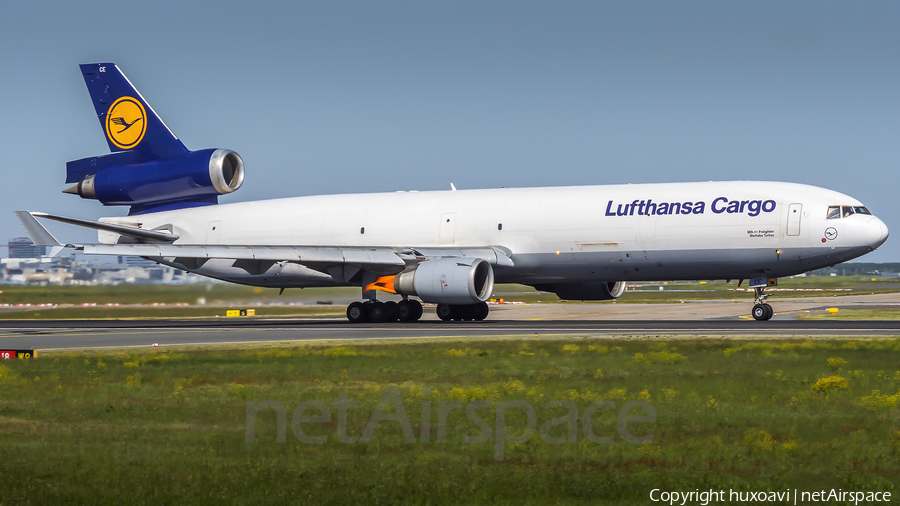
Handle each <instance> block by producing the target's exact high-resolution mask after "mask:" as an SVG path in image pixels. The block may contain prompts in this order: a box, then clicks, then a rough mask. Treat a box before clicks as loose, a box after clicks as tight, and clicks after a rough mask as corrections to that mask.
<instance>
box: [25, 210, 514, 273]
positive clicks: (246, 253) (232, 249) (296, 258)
mask: <svg viewBox="0 0 900 506" xmlns="http://www.w3.org/2000/svg"><path fill="white" fill-rule="evenodd" d="M16 215H17V216H18V217H19V220H20V221H21V222H22V225H24V226H25V230H26V231H27V232H28V235H29V236H30V237H31V240H32V241H33V242H34V243H35V244H42V245H46V246H53V247H54V248H59V249H62V247H63V245H62V244H61V243H60V242H59V241H57V240H56V238H55V237H53V236H52V235H51V234H50V232H48V231H47V229H46V228H44V226H43V225H41V224H40V223H39V222H38V221H37V219H35V217H41V218H48V219H52V220H56V221H60V222H64V223H69V224H72V225H79V226H83V227H88V228H93V229H98V230H107V231H113V232H116V233H118V234H120V235H122V236H125V237H127V238H128V239H129V240H137V241H148V240H149V241H173V240H176V239H178V236H177V235H175V234H169V233H165V232H159V231H152V230H145V229H139V228H135V227H127V226H123V225H112V224H108V223H100V222H93V221H89V220H81V219H78V218H65V217H61V216H53V215H48V214H46V213H31V212H28V211H16ZM65 247H70V248H74V249H76V250H80V251H83V252H84V253H85V254H88V255H122V256H139V257H149V258H175V259H177V260H178V261H179V263H185V261H190V260H208V259H213V258H222V259H232V260H236V261H261V262H294V263H298V264H301V265H304V266H306V267H309V268H310V269H314V270H317V271H319V272H323V273H327V274H332V275H334V273H335V269H338V268H341V267H343V266H354V267H356V268H360V269H366V270H369V271H372V272H375V273H379V274H396V273H399V272H401V271H403V269H405V268H406V266H407V265H411V264H415V263H418V262H422V261H425V260H430V259H433V258H446V257H452V258H482V259H484V260H486V261H487V262H489V263H491V264H492V265H496V266H504V267H512V266H513V261H512V260H511V259H510V256H511V254H512V253H511V252H510V251H509V250H507V249H506V248H503V247H499V246H485V247H476V248H459V247H424V248H414V247H389V246H281V245H274V246H267V245H209V244H173V243H172V242H165V243H163V242H152V243H143V244H77V245H76V244H67V245H65Z"/></svg>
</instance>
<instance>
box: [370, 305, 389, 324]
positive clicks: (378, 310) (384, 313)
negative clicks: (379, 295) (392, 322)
mask: <svg viewBox="0 0 900 506" xmlns="http://www.w3.org/2000/svg"><path fill="white" fill-rule="evenodd" d="M367 309H368V310H369V323H384V322H386V321H387V320H388V311H389V310H388V308H386V307H384V304H383V303H381V302H373V303H371V304H369V307H368V308H367Z"/></svg>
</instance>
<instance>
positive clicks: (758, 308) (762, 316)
mask: <svg viewBox="0 0 900 506" xmlns="http://www.w3.org/2000/svg"><path fill="white" fill-rule="evenodd" d="M774 314H775V311H774V310H773V309H772V306H770V305H768V304H756V305H754V306H753V319H754V320H756V321H766V320H768V319H769V318H772V315H774Z"/></svg>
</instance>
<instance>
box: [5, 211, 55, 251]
mask: <svg viewBox="0 0 900 506" xmlns="http://www.w3.org/2000/svg"><path fill="white" fill-rule="evenodd" d="M16 216H18V217H19V221H21V222H22V226H23V227H25V231H26V232H28V237H30V238H31V242H33V243H34V245H35V246H53V247H54V249H55V247H56V246H59V247H60V248H62V246H63V245H62V244H61V243H60V242H59V241H57V240H56V237H53V234H51V233H50V232H48V231H47V229H46V228H44V226H43V225H41V224H40V223H38V220H37V219H35V217H34V216H32V215H31V213H30V212H28V211H16Z"/></svg>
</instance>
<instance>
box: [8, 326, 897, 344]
mask: <svg viewBox="0 0 900 506" xmlns="http://www.w3.org/2000/svg"><path fill="white" fill-rule="evenodd" d="M2 325H3V327H2V328H0V349H36V350H40V351H44V352H49V351H76V350H97V349H115V348H147V347H150V346H151V345H152V344H153V343H159V346H161V347H166V346H209V345H225V344H228V345H235V344H254V343H256V344H264V343H284V344H287V343H297V344H302V343H309V342H315V341H354V340H388V339H407V340H415V339H428V338H440V339H448V340H449V339H464V338H533V337H543V338H553V337H576V336H583V337H594V338H603V337H621V336H644V337H653V336H672V337H678V336H681V337H686V336H709V337H838V336H853V337H864V336H896V335H900V321H895V320H879V321H801V320H780V321H779V320H772V321H769V322H756V321H752V320H749V321H745V320H738V321H733V320H686V321H659V320H637V321H595V320H574V321H573V320H566V321H513V320H493V321H484V322H452V323H442V322H438V321H423V322H418V323H414V324H400V323H393V324H381V325H353V324H350V323H347V322H346V321H345V320H342V319H339V318H328V319H301V318H290V319H257V320H239V321H233V320H150V321H135V320H128V321H99V322H98V321H57V322H16V323H15V324H7V323H4V324H2Z"/></svg>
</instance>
